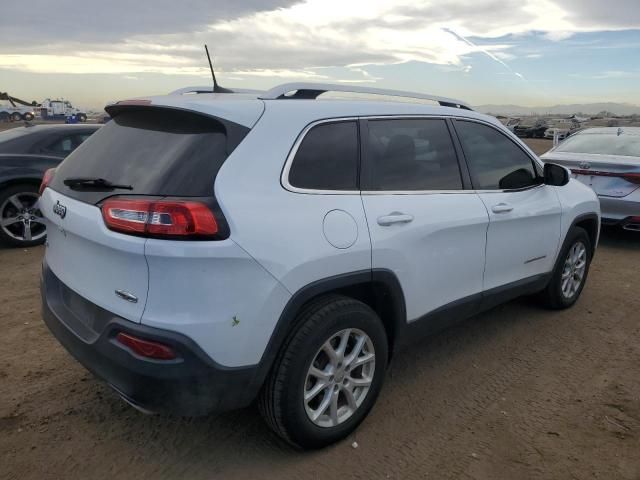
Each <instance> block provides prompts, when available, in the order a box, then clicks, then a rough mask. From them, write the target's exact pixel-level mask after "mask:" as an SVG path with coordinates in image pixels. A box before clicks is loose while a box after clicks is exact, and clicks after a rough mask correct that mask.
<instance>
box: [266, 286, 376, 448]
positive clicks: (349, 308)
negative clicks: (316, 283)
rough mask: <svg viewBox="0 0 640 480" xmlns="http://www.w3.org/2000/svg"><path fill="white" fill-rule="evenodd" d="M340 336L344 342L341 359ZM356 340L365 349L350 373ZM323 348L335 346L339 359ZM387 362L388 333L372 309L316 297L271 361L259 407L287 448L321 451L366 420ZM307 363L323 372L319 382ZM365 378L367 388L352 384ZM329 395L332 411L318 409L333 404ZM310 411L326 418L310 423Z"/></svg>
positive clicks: (340, 299) (337, 297)
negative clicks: (270, 368) (310, 396)
mask: <svg viewBox="0 0 640 480" xmlns="http://www.w3.org/2000/svg"><path fill="white" fill-rule="evenodd" d="M345 332H348V333H346V334H345ZM338 334H339V335H338ZM361 334H364V336H362V335H361ZM364 337H366V338H367V339H368V342H367V341H366V340H363V339H364ZM342 338H347V339H348V340H347V343H346V345H347V347H346V348H345V349H342V350H343V355H342V357H341V356H340V353H339V352H340V341H341V339H342ZM361 340H362V342H364V345H365V346H364V347H363V348H362V349H361V350H359V352H360V353H358V354H357V355H356V358H357V359H359V361H360V362H362V365H360V366H358V367H356V368H353V370H350V367H349V366H348V363H349V356H350V354H353V353H354V350H356V349H355V348H354V345H358V342H360V341H361ZM329 342H332V343H329ZM327 344H328V345H329V348H332V349H333V348H335V350H334V352H337V353H338V356H337V358H343V361H342V362H340V363H336V362H334V363H332V362H330V360H329V356H328V355H326V354H325V351H328V350H327V349H325V346H326V345H327ZM371 350H372V351H371ZM371 353H373V360H371V359H370V355H371ZM367 358H369V360H366V359H367ZM325 360H326V362H325V363H324V365H323V361H325ZM345 360H346V362H345ZM387 361H388V343H387V335H386V332H385V329H384V326H383V325H382V322H381V321H380V318H379V317H378V315H376V313H375V312H374V311H373V310H372V309H371V308H369V307H368V306H367V305H365V304H364V303H362V302H359V301H357V300H354V299H352V298H349V297H345V296H342V295H328V296H325V297H321V298H319V299H317V300H315V301H313V302H311V303H310V304H309V305H308V306H307V307H306V308H304V309H303V310H302V312H301V313H300V314H299V316H298V318H297V327H296V329H295V330H294V331H293V332H292V334H291V335H290V336H289V338H288V339H287V341H286V342H285V345H284V347H283V349H282V351H281V352H280V354H279V355H278V357H277V358H276V361H275V362H274V366H273V368H272V371H271V373H270V374H269V377H268V378H267V380H266V382H265V385H264V387H263V389H262V392H261V394H260V398H259V403H258V406H259V408H260V411H261V413H262V415H263V417H264V418H265V420H266V422H267V424H268V425H269V426H270V427H271V429H273V431H274V432H276V433H277V434H278V435H279V436H280V437H282V438H283V439H284V440H285V441H287V442H288V443H290V444H291V445H293V446H295V447H298V448H305V449H307V448H321V447H324V446H326V445H329V444H331V443H334V442H336V441H338V440H341V439H343V438H344V437H346V436H347V435H349V434H350V433H351V432H353V431H354V430H355V428H356V427H357V426H358V425H359V424H360V422H362V420H364V418H365V417H366V416H367V414H368V413H369V411H370V410H371V408H372V407H373V404H374V403H375V401H376V398H377V397H378V394H379V393H380V389H381V388H382V383H383V381H384V376H385V371H386V367H387ZM312 363H313V366H315V367H316V368H317V370H315V371H316V372H319V371H320V370H323V371H322V374H323V377H324V381H321V380H320V377H315V376H314V375H313V374H312V373H311V371H310V369H311V367H312ZM333 365H342V367H341V368H342V370H341V369H340V368H337V369H334V367H333ZM325 372H326V375H325ZM332 372H333V374H332ZM344 372H346V373H344ZM368 379H371V381H370V384H369V386H368V390H366V388H367V387H360V386H353V385H355V383H356V382H358V381H360V383H363V382H364V383H366V382H367V380H368ZM323 385H324V386H323ZM350 388H351V389H352V390H350V391H352V392H353V393H352V396H349V397H350V398H351V400H352V403H351V405H353V406H354V408H352V407H351V406H350V404H349V403H348V396H347V393H348V392H347V390H349V389H350ZM316 389H317V392H319V393H317V395H314V396H312V398H311V399H310V400H308V401H305V392H306V393H309V392H313V391H315V390H316ZM334 396H335V398H336V402H337V404H336V405H337V408H336V409H332V408H331V407H328V408H326V410H323V409H322V406H323V405H331V404H332V400H333V398H334ZM357 402H359V403H357ZM314 409H315V413H317V412H320V413H322V412H323V411H324V412H325V414H323V415H320V416H319V417H318V418H317V419H316V420H315V421H314V420H312V418H311V417H312V415H313V413H314V412H313V410H314ZM333 412H336V414H335V415H333ZM340 412H341V413H340ZM323 422H324V424H323Z"/></svg>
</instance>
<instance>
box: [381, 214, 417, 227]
mask: <svg viewBox="0 0 640 480" xmlns="http://www.w3.org/2000/svg"><path fill="white" fill-rule="evenodd" d="M412 220H413V215H408V214H406V213H400V212H391V213H390V214H389V215H383V216H381V217H378V225H380V226H382V227H388V226H389V225H393V224H394V223H409V222H411V221H412Z"/></svg>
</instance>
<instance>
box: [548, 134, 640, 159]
mask: <svg viewBox="0 0 640 480" xmlns="http://www.w3.org/2000/svg"><path fill="white" fill-rule="evenodd" d="M555 151H556V152H571V153H595V154H598V155H624V156H628V157H640V135H624V134H622V135H615V134H602V133H582V134H580V133H579V134H577V135H574V136H572V137H569V138H567V139H566V140H565V141H564V142H562V143H561V144H560V145H558V147H557V148H556V150H555Z"/></svg>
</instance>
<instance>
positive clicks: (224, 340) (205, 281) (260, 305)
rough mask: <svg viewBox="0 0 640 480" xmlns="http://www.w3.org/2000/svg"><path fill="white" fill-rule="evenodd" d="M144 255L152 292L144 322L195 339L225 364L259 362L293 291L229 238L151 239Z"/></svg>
mask: <svg viewBox="0 0 640 480" xmlns="http://www.w3.org/2000/svg"><path fill="white" fill-rule="evenodd" d="M145 256H146V259H147V263H148V264H149V295H148V299H147V305H146V308H145V310H144V315H143V316H142V323H143V324H144V325H148V326H151V327H157V328H163V329H168V330H172V331H175V332H179V333H182V334H184V335H186V336H188V337H189V338H192V339H195V340H196V341H197V343H198V345H200V347H201V348H202V349H203V350H204V351H205V352H207V353H208V354H209V355H210V356H211V357H212V358H213V359H215V361H216V362H217V363H219V364H221V365H224V366H225V367H239V366H244V365H253V364H256V363H258V362H259V361H260V358H261V357H262V353H263V352H264V350H265V348H266V346H267V343H268V341H269V339H270V337H271V334H272V333H273V329H274V325H275V322H276V321H277V320H278V318H279V316H280V313H281V312H282V310H283V309H284V307H285V305H286V304H287V301H288V300H289V298H290V297H291V295H290V294H289V292H288V291H287V290H286V289H285V288H284V287H283V286H282V285H281V284H280V283H279V282H278V281H276V280H275V279H274V278H273V277H272V276H271V275H270V274H269V273H268V272H267V271H266V270H264V269H263V268H262V267H261V266H260V265H259V264H258V263H257V262H256V261H255V260H254V259H253V258H251V257H250V256H249V255H248V254H247V253H246V252H245V251H244V250H242V249H241V248H240V247H239V246H238V245H237V244H236V243H235V242H233V241H232V240H230V239H227V240H222V241H214V242H206V241H205V242H188V241H187V242H185V241H172V240H157V239H153V238H150V239H148V240H147V242H146V246H145ZM169 272H170V274H168V273H169ZM248 300H250V301H248Z"/></svg>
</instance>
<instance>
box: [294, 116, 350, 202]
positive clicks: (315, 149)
mask: <svg viewBox="0 0 640 480" xmlns="http://www.w3.org/2000/svg"><path fill="white" fill-rule="evenodd" d="M358 160H359V153H358V126H357V124H356V122H352V121H348V122H338V123H325V124H321V125H318V126H316V127H313V128H312V129H311V130H309V132H308V133H307V134H306V135H305V137H304V140H302V143H301V144H300V147H299V148H298V151H297V152H296V156H295V158H294V159H293V164H292V165H291V170H290V171H289V183H290V184H291V185H292V186H294V187H298V188H308V189H313V190H357V189H358Z"/></svg>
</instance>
